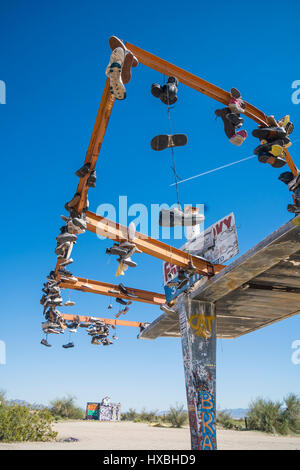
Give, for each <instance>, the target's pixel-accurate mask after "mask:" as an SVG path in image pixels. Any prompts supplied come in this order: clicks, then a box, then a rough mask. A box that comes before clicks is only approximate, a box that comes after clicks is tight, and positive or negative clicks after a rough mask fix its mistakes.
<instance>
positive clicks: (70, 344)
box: [62, 343, 74, 349]
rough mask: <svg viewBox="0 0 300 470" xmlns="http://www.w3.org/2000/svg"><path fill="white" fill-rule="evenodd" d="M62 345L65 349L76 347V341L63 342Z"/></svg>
mask: <svg viewBox="0 0 300 470" xmlns="http://www.w3.org/2000/svg"><path fill="white" fill-rule="evenodd" d="M62 347H63V348H65V349H69V348H74V343H67V344H63V345H62Z"/></svg>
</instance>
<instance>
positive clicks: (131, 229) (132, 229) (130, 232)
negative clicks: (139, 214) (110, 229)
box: [127, 222, 136, 241]
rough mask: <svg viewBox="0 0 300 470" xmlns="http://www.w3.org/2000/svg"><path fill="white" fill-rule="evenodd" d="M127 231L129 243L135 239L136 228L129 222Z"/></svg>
mask: <svg viewBox="0 0 300 470" xmlns="http://www.w3.org/2000/svg"><path fill="white" fill-rule="evenodd" d="M127 231H128V239H129V240H130V241H133V240H134V237H135V232H136V226H135V223H134V222H130V224H129V226H128V230H127Z"/></svg>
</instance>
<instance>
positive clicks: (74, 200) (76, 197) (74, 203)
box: [65, 193, 80, 211]
mask: <svg viewBox="0 0 300 470" xmlns="http://www.w3.org/2000/svg"><path fill="white" fill-rule="evenodd" d="M79 201H80V193H75V194H74V196H73V198H72V199H71V201H69V202H67V203H66V204H65V209H66V210H67V211H70V209H72V208H73V207H76V206H77V204H78V203H79Z"/></svg>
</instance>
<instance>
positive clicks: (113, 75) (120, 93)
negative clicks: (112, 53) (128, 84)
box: [108, 62, 126, 100]
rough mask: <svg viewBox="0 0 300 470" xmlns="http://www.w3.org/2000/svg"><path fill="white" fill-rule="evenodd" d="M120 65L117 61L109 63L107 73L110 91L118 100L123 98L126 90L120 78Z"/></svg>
mask: <svg viewBox="0 0 300 470" xmlns="http://www.w3.org/2000/svg"><path fill="white" fill-rule="evenodd" d="M121 73H122V67H121V66H120V64H118V63H117V62H114V63H112V64H111V66H110V68H109V71H108V75H109V79H110V91H111V93H112V94H113V95H114V96H115V97H116V98H117V99H118V100H125V98H126V90H125V87H124V85H123V82H122V78H121Z"/></svg>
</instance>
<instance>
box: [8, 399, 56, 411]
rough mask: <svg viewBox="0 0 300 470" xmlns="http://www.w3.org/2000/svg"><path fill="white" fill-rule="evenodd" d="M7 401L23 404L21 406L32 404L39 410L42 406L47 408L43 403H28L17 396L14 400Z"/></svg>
mask: <svg viewBox="0 0 300 470" xmlns="http://www.w3.org/2000/svg"><path fill="white" fill-rule="evenodd" d="M8 401H9V403H13V404H14V405H23V406H28V407H31V406H34V408H39V409H40V410H42V409H43V408H47V407H46V406H45V405H40V404H36V403H33V404H32V403H28V401H26V400H19V399H18V398H16V399H15V400H8Z"/></svg>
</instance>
